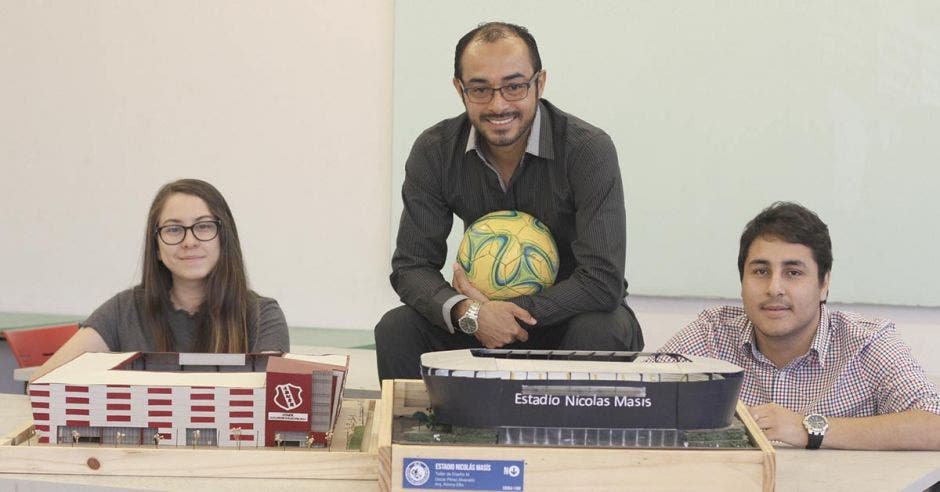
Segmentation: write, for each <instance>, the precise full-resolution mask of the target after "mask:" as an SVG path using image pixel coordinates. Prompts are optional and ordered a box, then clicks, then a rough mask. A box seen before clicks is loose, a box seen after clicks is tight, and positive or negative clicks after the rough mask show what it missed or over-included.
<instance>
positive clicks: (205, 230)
mask: <svg viewBox="0 0 940 492" xmlns="http://www.w3.org/2000/svg"><path fill="white" fill-rule="evenodd" d="M221 228H222V222H220V221H218V220H203V221H200V222H196V223H195V224H193V225H191V226H184V225H180V224H170V225H165V226H161V227H157V236H159V237H160V240H161V241H163V244H166V245H167V246H175V245H177V244H179V243H181V242H183V240H184V239H186V231H190V232H192V233H193V237H194V238H196V239H198V240H200V241H203V242H205V241H212V240H213V239H215V237H216V236H218V235H219V229H221Z"/></svg>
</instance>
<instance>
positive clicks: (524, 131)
mask: <svg viewBox="0 0 940 492" xmlns="http://www.w3.org/2000/svg"><path fill="white" fill-rule="evenodd" d="M521 116H522V112H520V111H510V112H506V113H500V114H492V113H491V114H487V115H485V116H481V117H480V120H481V121H485V120H487V119H501V118H508V117H521ZM534 122H535V113H534V112H533V113H532V117H531V118H530V119H529V121H526V122H525V124H524V125H523V126H522V128H520V129H519V133H517V134H514V135H509V134H505V133H496V132H493V134H492V135H490V134H488V133H485V132H483V131H481V130H480V127H476V130H477V135H480V136H482V137H483V140H484V141H485V142H486V145H488V146H490V147H508V146H510V145H513V144H514V143H516V142H518V141H519V139H521V138H523V137H526V136H527V135H528V134H529V131H530V130H531V129H532V124H533V123H534Z"/></svg>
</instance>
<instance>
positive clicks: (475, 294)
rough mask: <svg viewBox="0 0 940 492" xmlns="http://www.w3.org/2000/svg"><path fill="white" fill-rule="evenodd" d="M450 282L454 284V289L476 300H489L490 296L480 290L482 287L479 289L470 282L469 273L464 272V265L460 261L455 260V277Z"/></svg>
mask: <svg viewBox="0 0 940 492" xmlns="http://www.w3.org/2000/svg"><path fill="white" fill-rule="evenodd" d="M450 283H451V285H453V286H454V289H457V292H460V293H461V294H463V295H465V296H467V297H469V298H471V299H473V300H474V301H480V302H486V301H488V300H489V298H487V297H486V296H485V295H483V293H482V292H480V289H477V288H476V286H474V285H473V283H471V282H470V279H469V278H467V273H466V272H464V271H463V267H462V266H460V262H454V277H453V279H452V280H451V282H450Z"/></svg>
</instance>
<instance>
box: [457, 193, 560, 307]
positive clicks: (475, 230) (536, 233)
mask: <svg viewBox="0 0 940 492" xmlns="http://www.w3.org/2000/svg"><path fill="white" fill-rule="evenodd" d="M457 261H458V262H459V263H460V265H461V266H462V267H463V270H464V272H466V273H467V277H468V278H469V280H470V282H471V283H472V284H473V285H474V286H475V287H476V288H477V289H479V290H480V292H482V293H483V294H484V295H485V296H486V297H488V298H489V299H493V300H505V299H512V298H514V297H519V296H524V295H531V294H535V293H538V292H541V291H542V290H543V289H545V288H547V287H549V286H551V285H552V284H553V283H555V277H556V276H557V275H558V248H557V247H556V246H555V240H554V239H552V234H551V232H549V230H548V227H546V226H545V224H543V223H542V222H540V221H539V220H538V219H536V218H535V217H533V216H531V215H529V214H527V213H525V212H518V211H515V210H500V211H498V212H491V213H488V214H486V215H484V216H483V217H480V218H479V219H478V220H477V221H476V222H474V223H473V224H472V225H471V226H470V227H469V228H468V229H467V230H466V232H464V235H463V241H461V243H460V249H459V250H457Z"/></svg>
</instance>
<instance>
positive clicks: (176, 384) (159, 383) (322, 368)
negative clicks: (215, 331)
mask: <svg viewBox="0 0 940 492" xmlns="http://www.w3.org/2000/svg"><path fill="white" fill-rule="evenodd" d="M348 365H349V358H348V356H345V355H298V354H283V355H281V354H194V353H179V354H177V353H145V352H126V353H85V354H82V355H80V356H79V357H76V358H75V359H73V360H72V361H70V362H69V363H67V364H64V365H62V366H61V367H59V368H57V369H55V370H53V371H51V372H49V373H48V374H46V375H44V376H42V377H40V378H39V379H37V380H36V381H35V382H33V383H32V384H30V386H29V397H30V402H31V404H32V410H33V420H34V422H35V428H36V432H37V434H38V436H39V442H40V443H50V444H56V443H99V444H111V445H132V444H147V445H156V446H184V445H186V446H232V447H234V446H242V445H244V446H251V447H260V446H325V445H327V444H328V439H329V435H330V434H329V433H330V432H331V431H332V429H333V427H334V425H335V422H336V417H337V415H338V414H339V408H340V403H341V401H342V395H343V387H344V384H345V379H346V372H347V369H348Z"/></svg>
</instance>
